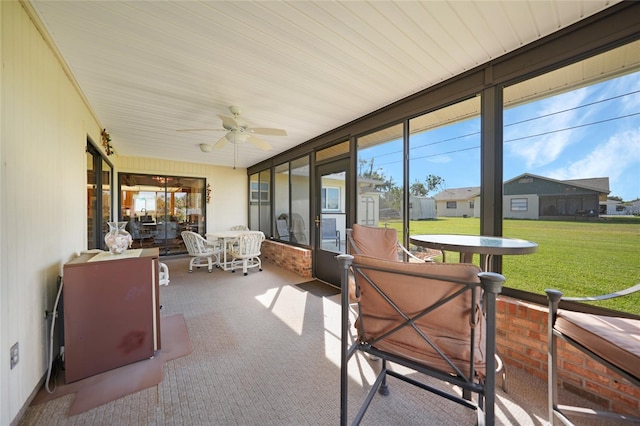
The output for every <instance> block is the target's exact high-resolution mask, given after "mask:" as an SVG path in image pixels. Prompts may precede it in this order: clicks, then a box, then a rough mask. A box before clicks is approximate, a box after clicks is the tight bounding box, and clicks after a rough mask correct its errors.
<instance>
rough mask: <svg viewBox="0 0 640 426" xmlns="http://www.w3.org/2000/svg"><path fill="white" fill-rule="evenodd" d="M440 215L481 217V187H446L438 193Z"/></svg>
mask: <svg viewBox="0 0 640 426" xmlns="http://www.w3.org/2000/svg"><path fill="white" fill-rule="evenodd" d="M433 198H434V199H435V200H436V211H437V213H438V217H480V202H479V201H480V187H479V186H473V187H469V188H453V189H445V190H444V191H441V192H439V193H437V194H436V195H435V196H434V197H433Z"/></svg>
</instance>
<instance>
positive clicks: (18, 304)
mask: <svg viewBox="0 0 640 426" xmlns="http://www.w3.org/2000/svg"><path fill="white" fill-rule="evenodd" d="M43 37H47V36H46V34H45V35H44V36H43V35H42V34H40V33H39V32H38V30H37V29H36V26H35V25H34V24H33V23H32V21H31V20H30V19H29V16H28V15H27V13H26V12H25V9H23V6H22V5H21V4H20V3H18V2H17V1H2V2H0V41H1V48H0V63H1V65H2V66H1V67H0V100H1V102H0V426H4V425H9V424H10V423H11V422H12V421H14V420H15V419H16V417H17V416H18V414H20V411H21V410H22V409H23V408H24V406H25V404H26V403H27V402H28V401H29V398H30V397H31V395H32V394H33V393H34V392H35V391H37V390H38V388H39V386H40V385H41V383H42V381H43V379H44V377H45V375H46V369H47V363H48V362H47V361H48V360H47V352H48V340H49V321H47V320H45V318H44V312H45V310H51V309H52V307H53V304H54V301H55V296H56V280H57V277H58V275H60V274H61V273H62V266H63V265H64V264H65V263H66V262H68V261H69V260H71V259H72V258H73V257H75V256H76V255H77V254H78V253H79V252H80V251H82V250H83V249H85V248H86V247H87V236H86V229H87V218H86V212H87V198H86V181H87V179H86V167H87V163H86V161H87V160H86V153H85V147H86V143H87V138H89V139H90V140H92V141H95V142H96V143H98V145H99V142H100V131H101V129H102V128H103V126H102V123H100V121H99V119H98V118H97V117H96V116H95V115H94V114H93V112H92V110H91V108H90V106H88V105H87V104H86V103H85V102H84V99H83V97H82V95H81V94H80V93H79V91H78V90H77V88H76V87H75V85H74V83H73V80H72V79H71V78H70V77H69V75H68V74H67V73H66V72H65V67H64V65H63V64H62V63H61V62H59V60H58V58H57V57H56V54H55V53H54V51H53V50H52V49H51V48H50V47H49V44H47V42H45V39H44V38H43ZM112 137H113V145H114V147H115V149H116V150H117V149H118V140H117V135H115V134H112ZM109 160H110V161H111V162H112V163H113V164H114V168H115V170H114V172H115V173H117V172H119V171H127V172H139V173H167V174H172V175H184V176H197V177H204V178H206V179H207V182H208V183H210V184H211V187H212V193H211V202H210V204H209V205H207V219H206V220H207V229H208V230H221V229H228V228H229V227H230V226H232V225H237V224H239V223H240V222H243V223H244V224H246V220H247V203H246V200H247V196H248V195H247V176H246V170H242V169H238V170H233V169H232V168H226V167H215V166H210V165H206V164H191V163H178V162H172V161H165V160H155V159H145V158H118V156H117V155H114V156H111V157H109ZM116 195H117V194H115V193H114V203H113V205H114V208H116V207H117V204H116V200H117V197H115V196H116ZM16 342H18V343H19V345H20V361H19V363H18V365H17V366H16V367H15V368H14V369H10V368H9V349H10V347H11V346H12V345H13V344H14V343H16Z"/></svg>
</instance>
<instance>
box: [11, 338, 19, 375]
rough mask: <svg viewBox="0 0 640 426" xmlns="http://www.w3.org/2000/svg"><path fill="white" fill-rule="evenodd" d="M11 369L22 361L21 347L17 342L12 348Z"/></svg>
mask: <svg viewBox="0 0 640 426" xmlns="http://www.w3.org/2000/svg"><path fill="white" fill-rule="evenodd" d="M10 354H11V369H13V367H15V366H16V364H17V363H18V361H20V346H18V342H16V343H15V344H14V345H13V346H11V352H10Z"/></svg>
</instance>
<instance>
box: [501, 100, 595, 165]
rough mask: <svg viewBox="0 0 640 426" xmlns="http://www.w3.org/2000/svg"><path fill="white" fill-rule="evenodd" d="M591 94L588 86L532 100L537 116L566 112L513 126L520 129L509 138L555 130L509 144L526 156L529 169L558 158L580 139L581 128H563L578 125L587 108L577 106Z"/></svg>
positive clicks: (525, 161)
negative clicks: (581, 108) (540, 99)
mask: <svg viewBox="0 0 640 426" xmlns="http://www.w3.org/2000/svg"><path fill="white" fill-rule="evenodd" d="M587 95H588V90H587V89H580V90H574V91H572V92H569V93H565V94H562V95H559V96H555V97H553V98H550V99H548V100H545V101H540V102H536V103H533V104H530V106H531V107H536V108H537V111H536V115H537V116H544V115H546V114H553V113H556V112H558V111H566V112H563V113H559V114H555V115H550V116H549V117H544V118H541V119H540V120H535V121H532V122H529V123H524V124H523V125H519V126H516V127H517V128H515V129H513V130H514V131H515V132H517V133H515V134H514V133H512V134H511V135H509V136H505V139H506V140H509V139H511V137H513V138H514V139H515V138H518V137H522V136H526V135H534V134H540V133H545V132H551V133H549V134H547V135H542V136H539V137H537V138H531V139H524V140H521V141H517V142H515V143H512V144H509V148H510V153H511V155H513V156H515V157H520V158H522V160H523V161H524V163H525V164H526V168H527V169H534V168H538V167H542V166H544V165H546V164H549V163H552V162H553V161H555V160H556V159H557V158H558V157H560V155H562V153H563V152H564V151H565V149H566V148H567V147H568V146H569V145H571V144H573V143H576V142H577V141H579V140H580V137H579V136H578V133H579V132H580V131H581V129H574V130H564V131H561V130H562V129H568V128H570V127H575V126H576V125H579V124H581V123H582V122H583V121H584V118H585V117H584V116H583V115H582V114H583V112H581V111H580V110H579V109H578V110H576V109H574V108H576V107H578V106H580V104H581V103H582V102H583V100H584V99H585V98H586V97H587ZM525 126H527V127H525Z"/></svg>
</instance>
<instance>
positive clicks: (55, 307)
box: [45, 276, 64, 393]
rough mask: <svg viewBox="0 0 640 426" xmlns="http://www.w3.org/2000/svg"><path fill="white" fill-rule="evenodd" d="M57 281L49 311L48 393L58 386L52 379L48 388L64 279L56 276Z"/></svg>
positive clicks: (46, 386) (46, 385)
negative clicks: (51, 383)
mask: <svg viewBox="0 0 640 426" xmlns="http://www.w3.org/2000/svg"><path fill="white" fill-rule="evenodd" d="M58 283H59V284H60V285H59V286H58V295H57V296H56V301H55V303H54V304H53V312H52V313H51V332H50V333H49V369H48V371H47V380H46V381H45V388H46V389H47V392H49V393H53V392H54V391H55V390H56V388H57V387H58V384H57V382H56V381H55V379H54V381H53V383H54V386H53V389H50V387H49V381H50V380H51V370H52V369H53V332H54V330H55V325H56V318H57V316H58V302H59V301H60V295H61V294H62V286H63V285H64V281H63V280H62V277H60V276H59V277H58Z"/></svg>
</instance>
